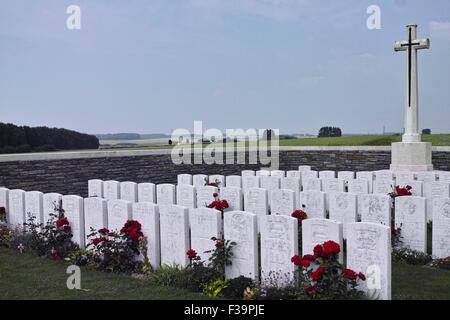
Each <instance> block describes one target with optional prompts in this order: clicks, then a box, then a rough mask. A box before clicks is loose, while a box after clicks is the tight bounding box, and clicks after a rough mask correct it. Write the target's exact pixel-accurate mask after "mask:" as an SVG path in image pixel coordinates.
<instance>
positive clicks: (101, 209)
mask: <svg viewBox="0 0 450 320" xmlns="http://www.w3.org/2000/svg"><path fill="white" fill-rule="evenodd" d="M107 227H108V201H107V200H106V199H102V198H99V197H90V198H85V199H84V230H85V231H84V234H85V236H86V243H87V242H88V240H89V239H88V236H89V234H91V233H92V231H91V228H93V229H95V230H96V231H98V230H99V229H102V228H107Z"/></svg>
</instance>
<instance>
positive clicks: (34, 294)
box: [0, 248, 208, 300]
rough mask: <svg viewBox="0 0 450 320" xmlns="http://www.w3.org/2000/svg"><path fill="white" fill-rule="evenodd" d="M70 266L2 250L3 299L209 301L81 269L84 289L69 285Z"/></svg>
mask: <svg viewBox="0 0 450 320" xmlns="http://www.w3.org/2000/svg"><path fill="white" fill-rule="evenodd" d="M67 266H68V264H67V263H64V262H61V261H54V260H50V259H46V258H40V257H37V256H36V255H33V254H26V253H24V254H20V253H19V252H18V251H15V250H12V249H7V248H0V299H91V300H92V299H121V300H123V299H188V300H194V299H207V298H208V297H205V296H203V295H200V294H196V293H191V292H187V291H184V290H179V289H175V288H169V287H155V286H152V285H150V284H149V283H148V282H147V281H144V280H139V279H135V278H132V277H131V276H125V275H116V274H109V273H105V272H99V271H95V270H88V269H86V268H82V269H81V288H82V289H86V290H69V289H67V286H66V281H67V278H68V276H69V275H68V274H66V268H67Z"/></svg>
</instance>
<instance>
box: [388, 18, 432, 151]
mask: <svg viewBox="0 0 450 320" xmlns="http://www.w3.org/2000/svg"><path fill="white" fill-rule="evenodd" d="M406 28H407V37H408V40H406V41H397V42H395V43H394V50H395V51H407V58H406V61H407V66H406V67H407V71H406V72H407V79H406V99H405V100H406V101H405V132H404V135H403V142H420V134H419V120H418V118H419V113H418V100H419V97H418V86H417V50H419V49H429V48H430V40H429V39H421V40H418V39H417V25H416V24H408V25H407V26H406Z"/></svg>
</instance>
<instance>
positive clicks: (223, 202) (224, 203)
mask: <svg viewBox="0 0 450 320" xmlns="http://www.w3.org/2000/svg"><path fill="white" fill-rule="evenodd" d="M220 204H221V205H222V207H223V208H224V209H226V208H228V201H227V200H222V202H221V203H220Z"/></svg>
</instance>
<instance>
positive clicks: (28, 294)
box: [0, 248, 450, 300]
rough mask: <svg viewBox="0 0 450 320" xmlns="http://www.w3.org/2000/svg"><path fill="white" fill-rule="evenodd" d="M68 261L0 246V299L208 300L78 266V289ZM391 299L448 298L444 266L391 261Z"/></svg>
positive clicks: (447, 272)
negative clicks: (69, 283) (72, 286)
mask: <svg viewBox="0 0 450 320" xmlns="http://www.w3.org/2000/svg"><path fill="white" fill-rule="evenodd" d="M67 266H68V264H66V263H62V262H60V261H54V260H50V259H45V258H39V257H37V256H35V255H33V254H27V253H24V254H20V253H19V252H18V251H15V250H12V249H7V248H0V299H91V300H98V299H120V300H125V299H184V300H196V299H208V297H206V296H203V295H200V294H196V293H191V292H187V291H184V290H180V289H175V288H170V287H157V286H152V285H151V284H149V283H148V282H147V281H144V280H138V279H135V278H132V277H130V276H125V275H115V274H109V273H104V272H100V271H95V270H88V269H86V268H82V269H81V270H82V271H81V287H82V289H85V290H69V289H67V287H66V281H67V277H68V276H69V275H67V274H66V268H67ZM392 298H393V299H445V300H449V299H450V270H440V269H433V268H429V267H424V266H412V265H406V264H393V266H392Z"/></svg>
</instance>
